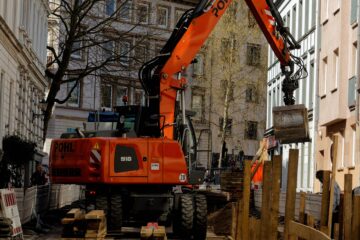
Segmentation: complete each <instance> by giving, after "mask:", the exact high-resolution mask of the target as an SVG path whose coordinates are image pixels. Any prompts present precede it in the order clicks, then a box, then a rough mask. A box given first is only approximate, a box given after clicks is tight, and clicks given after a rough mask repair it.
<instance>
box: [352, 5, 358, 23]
mask: <svg viewBox="0 0 360 240" xmlns="http://www.w3.org/2000/svg"><path fill="white" fill-rule="evenodd" d="M357 2H358V1H357V0H351V14H350V24H354V23H355V22H356V21H357V14H358V13H357Z"/></svg>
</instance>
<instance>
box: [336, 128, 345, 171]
mask: <svg viewBox="0 0 360 240" xmlns="http://www.w3.org/2000/svg"><path fill="white" fill-rule="evenodd" d="M340 139H341V141H340V144H341V146H340V147H341V152H340V158H338V159H340V162H338V166H337V167H338V168H340V169H341V168H343V167H344V160H345V136H344V132H343V131H342V132H341V133H340Z"/></svg>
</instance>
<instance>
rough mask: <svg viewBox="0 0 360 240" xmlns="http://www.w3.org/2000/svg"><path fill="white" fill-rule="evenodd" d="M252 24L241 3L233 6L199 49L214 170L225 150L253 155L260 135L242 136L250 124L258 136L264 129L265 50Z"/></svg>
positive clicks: (259, 34) (243, 4)
mask: <svg viewBox="0 0 360 240" xmlns="http://www.w3.org/2000/svg"><path fill="white" fill-rule="evenodd" d="M248 13H249V14H248ZM253 20H254V19H253V18H252V15H251V12H249V9H248V7H247V6H246V4H245V3H244V2H243V1H238V0H236V1H233V2H232V4H231V5H230V9H229V10H228V11H227V12H226V14H225V15H224V16H223V18H222V19H221V21H220V22H219V24H218V26H217V27H216V29H215V30H214V32H213V34H212V35H211V38H210V39H209V40H208V42H207V44H206V47H205V48H204V49H203V50H204V52H205V55H206V56H207V58H206V59H205V62H206V63H207V64H206V65H205V68H206V70H205V74H204V76H203V79H200V80H201V83H200V84H202V85H203V88H204V89H207V90H206V91H208V94H206V97H207V100H205V102H206V104H205V109H206V110H207V111H208V112H207V113H208V121H209V125H210V128H211V130H212V134H213V135H214V137H213V138H212V139H213V140H212V142H213V149H214V151H215V152H218V153H219V158H218V162H217V166H218V167H220V166H222V160H223V158H224V157H223V154H224V153H225V152H224V151H222V148H223V146H226V148H227V149H228V150H229V151H231V149H234V148H236V147H239V148H238V151H240V150H242V151H244V152H245V155H250V154H251V152H252V150H249V149H250V148H253V149H255V151H256V145H257V142H255V141H254V140H257V138H259V137H260V136H255V137H254V136H252V138H247V137H246V132H247V123H248V122H251V121H258V125H259V126H258V131H262V130H264V129H265V119H266V59H267V56H266V52H267V45H266V41H265V38H264V37H263V36H262V33H261V32H260V29H259V28H258V27H257V26H256V25H254V23H253V22H254V21H253ZM249 56H250V58H249ZM251 56H253V58H252V57H251ZM198 82H200V81H198ZM252 126H255V125H254V124H253V125H252ZM225 143H226V144H225Z"/></svg>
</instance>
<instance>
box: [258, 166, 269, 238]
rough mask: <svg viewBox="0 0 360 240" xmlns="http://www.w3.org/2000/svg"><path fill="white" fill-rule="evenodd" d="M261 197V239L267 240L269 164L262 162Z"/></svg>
mask: <svg viewBox="0 0 360 240" xmlns="http://www.w3.org/2000/svg"><path fill="white" fill-rule="evenodd" d="M263 176H264V178H263V196H262V199H263V200H262V206H261V234H260V236H261V239H264V240H265V239H268V237H269V234H270V226H271V224H270V221H269V220H270V207H271V204H270V201H271V162H270V161H265V162H264V172H263Z"/></svg>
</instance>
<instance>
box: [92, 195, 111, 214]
mask: <svg viewBox="0 0 360 240" xmlns="http://www.w3.org/2000/svg"><path fill="white" fill-rule="evenodd" d="M95 206H96V208H95V209H98V210H104V213H105V214H106V215H107V214H108V199H107V196H106V195H98V196H96V205H95Z"/></svg>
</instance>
